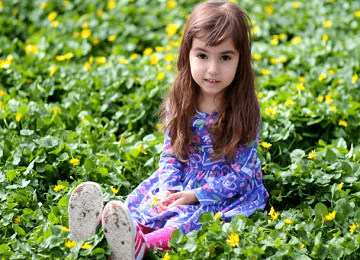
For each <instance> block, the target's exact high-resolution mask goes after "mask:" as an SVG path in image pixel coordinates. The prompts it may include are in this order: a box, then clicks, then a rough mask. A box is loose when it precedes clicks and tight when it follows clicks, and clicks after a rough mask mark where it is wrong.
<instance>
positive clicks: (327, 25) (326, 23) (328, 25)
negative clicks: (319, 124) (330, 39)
mask: <svg viewBox="0 0 360 260" xmlns="http://www.w3.org/2000/svg"><path fill="white" fill-rule="evenodd" d="M322 25H323V26H324V27H331V26H332V21H325V22H323V24H322Z"/></svg>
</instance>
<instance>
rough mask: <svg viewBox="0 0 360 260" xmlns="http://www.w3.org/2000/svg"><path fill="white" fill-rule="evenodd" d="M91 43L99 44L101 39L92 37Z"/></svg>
mask: <svg viewBox="0 0 360 260" xmlns="http://www.w3.org/2000/svg"><path fill="white" fill-rule="evenodd" d="M91 43H92V44H93V45H98V44H99V43H100V39H99V38H94V39H92V41H91Z"/></svg>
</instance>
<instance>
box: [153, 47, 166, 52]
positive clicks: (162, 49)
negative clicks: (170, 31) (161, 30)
mask: <svg viewBox="0 0 360 260" xmlns="http://www.w3.org/2000/svg"><path fill="white" fill-rule="evenodd" d="M155 50H156V51H157V52H162V51H164V47H161V46H157V47H155Z"/></svg>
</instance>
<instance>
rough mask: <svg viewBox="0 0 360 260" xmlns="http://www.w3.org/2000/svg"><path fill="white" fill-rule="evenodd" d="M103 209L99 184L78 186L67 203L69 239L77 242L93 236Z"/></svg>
mask: <svg viewBox="0 0 360 260" xmlns="http://www.w3.org/2000/svg"><path fill="white" fill-rule="evenodd" d="M103 207H104V205H103V193H102V190H101V187H100V186H99V184H97V183H95V182H91V181H88V182H84V183H81V184H80V185H78V186H77V187H76V189H75V190H74V192H73V193H72V194H71V197H70V201H69V226H70V233H71V238H70V239H71V240H75V241H76V242H79V241H81V240H84V239H88V238H91V237H93V236H95V231H96V227H97V226H98V225H99V221H100V219H101V216H102V211H103Z"/></svg>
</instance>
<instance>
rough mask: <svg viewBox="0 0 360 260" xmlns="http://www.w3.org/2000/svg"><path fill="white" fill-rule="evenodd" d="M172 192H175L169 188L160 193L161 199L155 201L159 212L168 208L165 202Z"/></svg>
mask: <svg viewBox="0 0 360 260" xmlns="http://www.w3.org/2000/svg"><path fill="white" fill-rule="evenodd" d="M171 194H173V192H171V191H168V190H164V191H162V192H161V193H160V195H159V200H158V201H156V202H155V206H156V207H157V209H158V211H159V213H161V212H163V211H165V210H166V205H164V204H163V203H164V201H166V199H167V198H168V197H169V196H170V195H171Z"/></svg>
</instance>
